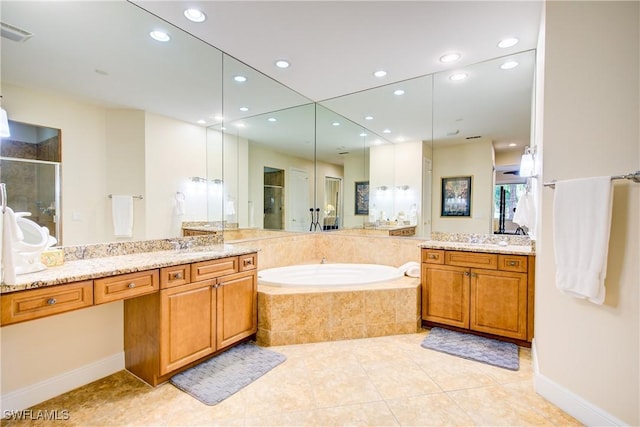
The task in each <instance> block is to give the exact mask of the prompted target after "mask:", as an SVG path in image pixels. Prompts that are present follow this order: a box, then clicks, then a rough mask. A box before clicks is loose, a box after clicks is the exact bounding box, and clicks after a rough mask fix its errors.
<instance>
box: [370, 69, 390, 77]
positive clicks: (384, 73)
mask: <svg viewBox="0 0 640 427" xmlns="http://www.w3.org/2000/svg"><path fill="white" fill-rule="evenodd" d="M373 75H374V76H376V77H378V78H381V77H384V76H386V75H387V72H386V71H384V70H378V71H374V72H373Z"/></svg>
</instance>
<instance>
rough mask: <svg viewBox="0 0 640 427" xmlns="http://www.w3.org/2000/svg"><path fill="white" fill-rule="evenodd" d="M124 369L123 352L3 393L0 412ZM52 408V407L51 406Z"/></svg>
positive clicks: (56, 394) (21, 407)
mask: <svg viewBox="0 0 640 427" xmlns="http://www.w3.org/2000/svg"><path fill="white" fill-rule="evenodd" d="M122 369H124V352H120V353H116V354H114V355H112V356H109V357H105V358H104V359H100V360H97V361H95V362H93V363H90V364H88V365H84V366H81V367H79V368H76V369H74V370H72V371H67V372H63V373H62V374H59V375H56V376H54V377H51V378H48V379H46V380H44V381H40V382H38V383H35V384H31V385H28V386H26V387H23V388H21V389H18V390H14V391H11V392H9V393H7V394H3V395H2V397H1V398H0V405H1V406H2V414H4V413H5V411H20V410H22V409H26V408H29V407H31V406H33V405H36V404H38V403H41V402H44V401H45V400H47V399H51V398H52V397H56V396H59V395H61V394H62V393H66V392H68V391H70V390H73V389H75V388H78V387H80V386H83V385H85V384H89V383H90V382H92V381H95V380H98V379H100V378H104V377H106V376H108V375H111V374H113V373H116V372H118V371H121V370H122ZM52 409H53V408H52Z"/></svg>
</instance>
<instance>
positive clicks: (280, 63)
mask: <svg viewBox="0 0 640 427" xmlns="http://www.w3.org/2000/svg"><path fill="white" fill-rule="evenodd" d="M275 64H276V67H278V68H289V66H290V65H291V64H290V63H289V61H287V60H286V59H278V60H277V61H276V62H275Z"/></svg>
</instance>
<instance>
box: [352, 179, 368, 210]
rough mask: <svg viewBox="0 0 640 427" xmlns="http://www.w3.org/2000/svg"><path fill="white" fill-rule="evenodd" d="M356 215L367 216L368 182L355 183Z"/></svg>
mask: <svg viewBox="0 0 640 427" xmlns="http://www.w3.org/2000/svg"><path fill="white" fill-rule="evenodd" d="M355 214H356V215H369V181H356V206H355Z"/></svg>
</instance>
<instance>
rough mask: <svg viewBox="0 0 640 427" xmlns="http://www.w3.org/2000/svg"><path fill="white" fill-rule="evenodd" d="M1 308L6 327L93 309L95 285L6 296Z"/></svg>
mask: <svg viewBox="0 0 640 427" xmlns="http://www.w3.org/2000/svg"><path fill="white" fill-rule="evenodd" d="M1 305H2V306H1V312H0V314H1V316H0V324H1V325H2V326H5V325H11V324H14V323H20V322H25V321H27V320H34V319H39V318H41V317H47V316H51V315H54V314H60V313H66V312H68V311H72V310H77V309H80V308H85V307H90V306H91V305H93V281H92V280H85V281H83V282H75V283H69V284H66V285H58V286H46V287H43V288H37V289H27V290H24V291H18V292H11V293H8V294H3V295H2V298H1Z"/></svg>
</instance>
